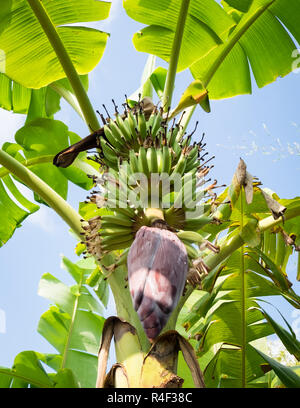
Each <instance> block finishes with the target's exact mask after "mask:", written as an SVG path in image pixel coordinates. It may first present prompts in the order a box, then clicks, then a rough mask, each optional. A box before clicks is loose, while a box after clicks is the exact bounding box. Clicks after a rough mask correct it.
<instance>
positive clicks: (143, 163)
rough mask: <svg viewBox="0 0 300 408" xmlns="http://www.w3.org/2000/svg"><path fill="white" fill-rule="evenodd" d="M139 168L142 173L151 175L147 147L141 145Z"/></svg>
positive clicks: (147, 175)
mask: <svg viewBox="0 0 300 408" xmlns="http://www.w3.org/2000/svg"><path fill="white" fill-rule="evenodd" d="M138 169H139V172H140V173H144V174H145V175H146V177H149V168H148V162H147V153H146V149H145V148H144V147H143V146H141V147H140V150H139V156H138Z"/></svg>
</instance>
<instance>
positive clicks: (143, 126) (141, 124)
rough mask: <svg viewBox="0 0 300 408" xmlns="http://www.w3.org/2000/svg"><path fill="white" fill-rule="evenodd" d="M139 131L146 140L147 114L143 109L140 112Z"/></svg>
mask: <svg viewBox="0 0 300 408" xmlns="http://www.w3.org/2000/svg"><path fill="white" fill-rule="evenodd" d="M138 131H139V132H140V135H141V137H142V139H143V140H145V139H146V137H147V125H146V119H145V115H144V113H143V112H141V111H139V112H138Z"/></svg>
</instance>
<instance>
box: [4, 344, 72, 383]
mask: <svg viewBox="0 0 300 408" xmlns="http://www.w3.org/2000/svg"><path fill="white" fill-rule="evenodd" d="M41 361H43V356H42V355H41V354H40V353H36V352H35V351H23V352H21V353H19V354H18V355H17V356H16V358H15V361H14V365H13V367H12V368H11V369H9V368H4V367H0V388H28V386H30V387H34V388H78V383H77V381H76V379H75V377H74V375H73V373H72V371H71V370H70V369H67V368H64V369H59V370H58V372H57V373H56V374H53V373H51V374H47V373H46V371H45V369H44V368H43V366H42V364H41Z"/></svg>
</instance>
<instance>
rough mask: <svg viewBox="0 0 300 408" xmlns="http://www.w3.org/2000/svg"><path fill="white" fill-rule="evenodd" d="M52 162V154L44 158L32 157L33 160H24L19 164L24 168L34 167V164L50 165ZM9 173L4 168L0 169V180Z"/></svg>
mask: <svg viewBox="0 0 300 408" xmlns="http://www.w3.org/2000/svg"><path fill="white" fill-rule="evenodd" d="M52 161H53V154H52V155H46V156H40V157H34V158H33V159H28V160H24V161H23V162H20V163H21V164H22V165H23V166H25V167H31V166H35V165H36V164H42V163H52ZM9 173H10V171H9V170H7V169H6V168H5V167H1V169H0V178H3V177H5V176H7V175H8V174H9Z"/></svg>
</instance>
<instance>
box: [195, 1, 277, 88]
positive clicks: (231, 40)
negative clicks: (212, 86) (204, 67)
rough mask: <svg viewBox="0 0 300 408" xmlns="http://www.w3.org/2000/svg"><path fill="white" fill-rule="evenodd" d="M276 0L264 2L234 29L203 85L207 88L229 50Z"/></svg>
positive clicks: (205, 77) (203, 79)
mask: <svg viewBox="0 0 300 408" xmlns="http://www.w3.org/2000/svg"><path fill="white" fill-rule="evenodd" d="M274 1H276V0H270V1H269V2H268V3H267V4H264V5H263V6H262V7H259V8H258V9H257V10H256V12H255V13H254V14H253V15H252V16H251V17H250V18H249V19H248V21H246V22H243V23H242V24H241V28H240V29H237V28H238V26H237V28H236V29H235V30H234V31H233V33H232V35H231V36H230V37H229V40H228V41H227V42H225V44H224V47H223V50H222V51H221V52H220V54H219V55H218V56H217V58H216V59H215V60H214V62H213V64H212V65H211V66H210V68H209V69H208V71H207V72H206V75H205V76H204V78H202V79H201V80H202V82H203V86H204V87H205V88H207V86H208V84H209V83H210V81H211V80H212V78H213V76H214V75H215V73H216V72H217V70H218V69H219V67H220V65H221V64H222V63H223V61H224V60H225V58H226V57H227V55H228V54H229V52H230V51H231V50H232V48H233V47H234V46H235V45H236V43H237V42H238V41H239V39H240V38H241V37H242V35H243V34H245V32H246V31H247V30H248V29H249V28H250V27H251V26H252V24H254V23H255V22H256V21H257V19H258V18H259V17H260V16H261V15H262V14H263V13H264V12H265V11H266V10H267V9H268V8H269V7H270V6H271V5H272V4H273V3H274Z"/></svg>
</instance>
